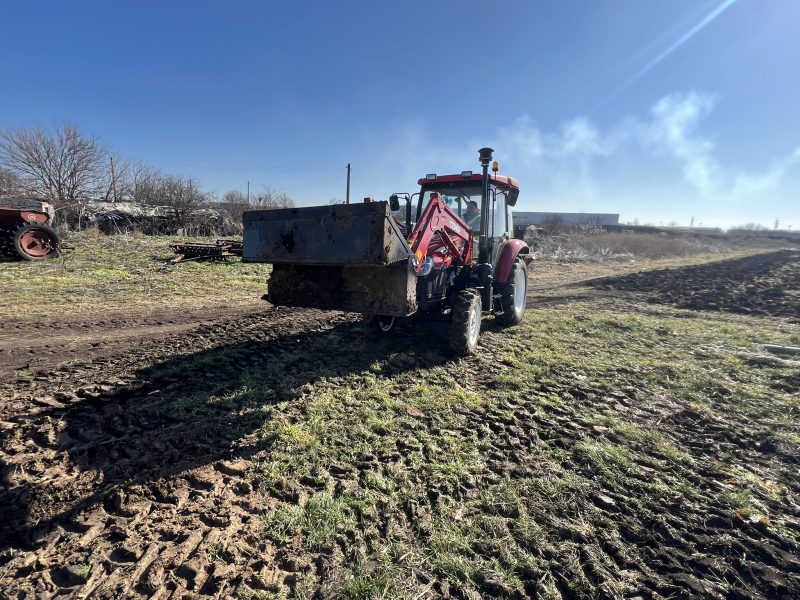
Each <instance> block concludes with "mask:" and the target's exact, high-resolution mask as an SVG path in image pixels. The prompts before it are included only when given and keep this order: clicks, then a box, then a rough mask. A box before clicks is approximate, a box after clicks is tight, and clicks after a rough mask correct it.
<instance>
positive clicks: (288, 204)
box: [251, 186, 294, 209]
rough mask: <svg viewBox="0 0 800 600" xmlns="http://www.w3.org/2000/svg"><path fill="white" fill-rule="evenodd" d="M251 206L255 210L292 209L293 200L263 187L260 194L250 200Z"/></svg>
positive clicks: (281, 193)
mask: <svg viewBox="0 0 800 600" xmlns="http://www.w3.org/2000/svg"><path fill="white" fill-rule="evenodd" d="M251 204H252V206H253V208H256V209H269V208H292V207H294V200H292V199H291V198H289V196H287V195H286V194H284V193H283V192H278V191H276V190H273V189H272V188H270V187H268V186H264V187H263V189H262V191H261V193H260V194H257V195H256V196H255V197H253V198H252V200H251Z"/></svg>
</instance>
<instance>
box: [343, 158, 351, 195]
mask: <svg viewBox="0 0 800 600" xmlns="http://www.w3.org/2000/svg"><path fill="white" fill-rule="evenodd" d="M344 203H345V204H350V163H347V194H346V195H345V197H344Z"/></svg>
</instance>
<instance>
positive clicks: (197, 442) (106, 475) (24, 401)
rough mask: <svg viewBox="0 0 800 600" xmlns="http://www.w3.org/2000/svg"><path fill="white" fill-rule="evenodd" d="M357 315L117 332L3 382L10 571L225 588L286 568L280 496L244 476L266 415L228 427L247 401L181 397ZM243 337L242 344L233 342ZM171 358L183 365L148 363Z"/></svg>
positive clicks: (56, 590)
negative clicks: (262, 526) (264, 527)
mask: <svg viewBox="0 0 800 600" xmlns="http://www.w3.org/2000/svg"><path fill="white" fill-rule="evenodd" d="M355 321H357V317H354V316H352V315H341V314H331V313H325V312H322V311H292V310H285V309H280V310H277V311H276V310H275V309H262V310H261V311H259V312H257V313H254V314H246V315H243V316H241V315H238V316H235V317H223V318H220V319H217V320H213V321H209V320H206V321H204V322H203V324H201V325H199V326H196V327H194V329H192V330H190V331H185V332H183V333H182V335H180V336H177V337H173V338H168V337H163V338H155V339H144V340H140V339H123V340H121V341H120V340H117V341H116V343H115V344H113V346H112V349H110V351H108V352H107V353H106V355H104V356H99V357H93V359H92V360H90V361H75V362H70V363H67V364H59V363H58V362H55V364H53V365H52V366H53V367H55V368H53V369H52V370H47V369H43V368H40V369H38V370H37V371H36V377H35V378H34V379H33V380H25V381H22V382H17V383H16V384H15V385H13V386H4V387H5V388H6V389H8V388H9V387H10V388H11V389H12V390H13V396H12V397H10V398H9V397H7V396H6V397H5V400H4V402H3V405H2V413H0V414H2V418H0V438H1V439H2V441H3V444H2V446H3V456H2V461H3V463H4V464H3V465H2V469H0V471H2V472H0V475H2V478H3V484H4V485H3V489H2V493H0V504H2V505H3V506H5V507H9V508H10V511H9V512H8V513H7V514H6V515H5V518H4V520H3V522H2V525H0V548H2V550H3V551H2V552H0V574H3V575H5V576H7V577H10V578H11V579H10V580H9V581H12V580H13V581H15V582H17V583H19V582H26V581H28V582H33V583H31V584H30V585H29V586H26V584H24V583H23V585H22V586H21V588H20V590H21V591H24V590H26V589H27V590H28V592H29V594H30V597H36V598H45V597H51V596H52V597H55V596H59V595H64V594H66V595H68V596H72V595H74V596H75V597H83V596H84V595H88V594H91V595H92V596H93V597H101V598H116V597H120V596H126V597H169V596H170V595H171V594H172V593H173V592H175V593H178V592H179V591H184V592H191V593H197V594H201V595H204V596H223V597H224V596H226V595H228V594H230V593H231V590H230V589H229V586H230V582H231V581H234V580H235V581H245V580H246V581H248V582H249V584H248V585H249V587H250V588H252V589H265V588H266V587H268V586H270V585H272V584H273V583H275V582H279V581H283V580H284V579H285V577H286V573H285V572H283V571H281V570H280V569H278V568H277V567H276V566H275V563H274V561H271V560H270V558H269V557H270V556H271V554H272V553H274V551H273V549H272V548H271V547H270V546H269V544H268V543H267V542H265V541H264V540H263V539H261V538H260V537H259V536H258V535H256V534H257V531H258V529H259V523H260V518H261V515H263V514H264V512H265V511H266V510H267V509H268V507H269V504H270V502H274V501H272V500H270V499H269V498H265V496H264V495H263V494H260V493H256V492H255V491H254V490H253V489H252V486H251V485H250V484H249V483H248V479H247V477H245V473H246V471H247V469H248V468H249V467H250V461H249V456H250V454H251V449H249V448H248V444H249V437H252V435H251V434H252V428H255V427H257V426H258V425H260V424H261V422H262V420H259V419H258V418H257V416H256V418H255V419H253V420H252V421H247V420H246V419H245V420H242V421H241V422H240V423H238V424H236V425H237V426H234V427H228V425H229V421H230V420H231V419H234V420H235V419H236V417H235V411H236V407H232V406H223V407H221V408H220V409H219V410H217V409H216V407H214V406H211V407H203V408H202V410H197V411H191V410H190V411H189V412H188V413H186V412H180V411H179V410H177V409H176V408H175V407H174V406H173V399H174V398H175V397H186V396H187V393H188V394H191V392H192V390H193V389H194V390H195V391H197V392H198V393H208V391H209V390H212V389H215V388H216V387H219V385H220V382H219V381H216V380H217V379H218V377H222V378H225V377H230V376H233V377H234V378H235V376H236V372H237V371H238V370H240V369H244V368H258V367H259V365H266V364H267V362H268V361H269V358H270V355H274V354H275V353H280V352H286V351H287V350H289V349H291V348H292V347H294V346H296V345H297V344H298V343H306V342H310V341H312V340H313V336H314V335H316V334H319V333H324V332H326V331H330V330H331V329H333V328H335V327H337V326H341V325H344V326H345V327H348V326H349V325H350V324H351V323H353V322H355ZM237 345H238V347H237ZM231 346H233V347H235V348H236V352H235V353H234V354H233V357H232V358H231V357H228V356H226V355H225V350H224V349H225V348H227V347H231ZM248 347H252V352H248V351H247V349H248ZM203 352H209V353H215V352H216V353H218V355H219V360H220V364H219V375H216V374H215V373H214V363H215V361H214V360H209V361H208V362H201V363H199V364H197V365H193V364H192V363H191V361H189V362H186V363H185V365H184V364H183V363H182V361H181V358H180V357H181V356H182V355H191V356H195V355H198V354H202V353H203ZM213 356H215V355H213V354H212V358H213ZM165 359H166V360H165ZM159 361H161V363H169V362H170V361H174V362H176V363H177V365H178V367H179V368H175V369H161V368H159V367H158V366H156V367H154V368H148V367H146V366H145V367H139V368H136V367H137V365H140V364H141V363H154V362H155V363H157V364H160V363H159ZM111 373H113V377H109V374H111ZM222 383H223V387H224V382H222ZM4 396H5V394H4ZM248 427H250V429H248ZM57 556H60V557H68V560H67V561H63V562H62V561H58V560H57V559H56V557H57ZM51 561H52V562H51ZM6 583H7V581H0V588H2V587H3V586H4V585H5V584H6Z"/></svg>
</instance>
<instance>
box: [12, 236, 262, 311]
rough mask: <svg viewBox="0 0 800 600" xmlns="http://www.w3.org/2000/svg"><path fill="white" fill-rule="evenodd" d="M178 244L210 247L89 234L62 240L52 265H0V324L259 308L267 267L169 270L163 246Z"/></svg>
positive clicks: (234, 263)
mask: <svg viewBox="0 0 800 600" xmlns="http://www.w3.org/2000/svg"><path fill="white" fill-rule="evenodd" d="M185 240H190V241H201V242H206V243H207V242H209V238H202V239H196V240H192V239H191V238H177V237H167V236H140V235H116V236H107V235H103V234H102V233H100V232H99V231H98V230H97V229H88V230H86V231H83V232H80V233H73V234H71V235H69V236H68V237H66V238H65V249H64V251H63V252H62V254H61V256H59V257H58V258H55V259H53V260H48V261H39V262H26V261H8V262H2V263H0V317H6V318H15V317H21V316H24V317H33V316H40V315H41V316H44V315H52V314H73V315H74V314H75V313H77V312H92V311H100V312H102V313H104V314H109V313H111V312H125V313H129V312H131V311H132V310H137V309H147V310H149V309H151V308H158V307H165V306H180V307H183V308H186V307H189V306H191V307H195V308H196V307H198V306H199V305H202V306H210V305H221V304H224V305H230V304H231V303H241V302H258V298H259V297H260V296H261V295H262V294H263V293H264V290H265V289H266V280H267V274H268V273H269V266H268V265H264V264H242V263H241V262H240V261H239V260H238V259H228V260H226V261H216V262H189V263H183V264H179V265H173V264H170V262H169V261H170V260H171V259H173V258H175V254H174V253H173V252H172V250H171V249H170V247H169V245H170V243H173V242H176V241H185Z"/></svg>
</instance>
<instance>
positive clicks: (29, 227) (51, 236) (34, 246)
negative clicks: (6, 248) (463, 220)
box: [13, 223, 61, 260]
mask: <svg viewBox="0 0 800 600" xmlns="http://www.w3.org/2000/svg"><path fill="white" fill-rule="evenodd" d="M60 245H61V240H60V239H59V237H58V234H57V233H56V231H55V229H53V228H52V227H50V226H49V225H44V224H42V223H25V224H24V225H21V226H20V227H19V228H18V229H17V231H16V232H15V233H14V239H13V247H14V251H15V252H16V253H17V254H18V255H19V257H20V258H23V259H25V260H42V259H45V258H52V257H54V256H56V255H57V254H58V252H59V247H60Z"/></svg>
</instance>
